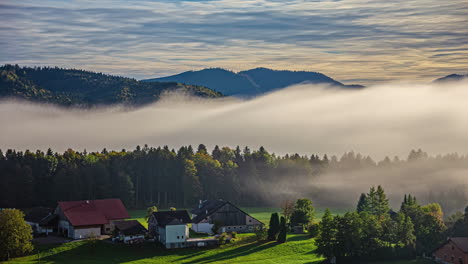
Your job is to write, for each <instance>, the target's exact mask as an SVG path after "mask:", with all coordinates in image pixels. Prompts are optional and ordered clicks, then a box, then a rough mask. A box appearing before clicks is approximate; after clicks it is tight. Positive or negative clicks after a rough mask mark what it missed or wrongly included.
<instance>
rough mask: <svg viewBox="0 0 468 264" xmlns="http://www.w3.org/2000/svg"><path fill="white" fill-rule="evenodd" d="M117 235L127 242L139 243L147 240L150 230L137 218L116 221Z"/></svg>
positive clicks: (115, 231) (120, 239) (119, 238)
mask: <svg viewBox="0 0 468 264" xmlns="http://www.w3.org/2000/svg"><path fill="white" fill-rule="evenodd" d="M114 227H115V230H114V233H115V237H116V238H117V239H118V240H119V241H122V242H123V243H125V244H138V243H141V242H143V241H144V240H145V235H146V233H147V232H148V230H146V228H145V227H144V226H143V225H142V224H140V222H138V221H137V220H127V221H115V222H114Z"/></svg>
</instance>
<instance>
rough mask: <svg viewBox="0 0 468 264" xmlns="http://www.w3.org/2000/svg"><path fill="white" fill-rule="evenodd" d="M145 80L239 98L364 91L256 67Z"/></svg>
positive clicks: (316, 76)
mask: <svg viewBox="0 0 468 264" xmlns="http://www.w3.org/2000/svg"><path fill="white" fill-rule="evenodd" d="M142 81H143V82H178V83H185V84H192V85H202V86H206V87H209V88H211V89H214V90H216V91H219V92H221V93H223V94H225V95H236V96H255V95H260V94H263V93H267V92H271V91H274V90H278V89H281V88H284V87H287V86H290V85H295V84H302V83H313V84H327V85H332V86H335V87H340V88H347V89H348V88H350V89H356V88H363V86H361V85H345V84H343V83H341V82H339V81H336V80H334V79H332V78H330V77H328V76H326V75H324V74H322V73H318V72H307V71H278V70H271V69H267V68H256V69H252V70H248V71H241V72H238V73H235V72H232V71H228V70H225V69H221V68H211V69H204V70H200V71H187V72H183V73H180V74H177V75H172V76H167V77H162V78H154V79H146V80H142Z"/></svg>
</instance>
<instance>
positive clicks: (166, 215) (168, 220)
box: [153, 210, 192, 227]
mask: <svg viewBox="0 0 468 264" xmlns="http://www.w3.org/2000/svg"><path fill="white" fill-rule="evenodd" d="M153 216H154V218H155V219H156V221H157V223H158V225H159V226H163V227H164V226H167V225H185V224H188V223H192V220H191V219H190V216H189V214H188V212H187V210H179V211H162V212H154V213H153Z"/></svg>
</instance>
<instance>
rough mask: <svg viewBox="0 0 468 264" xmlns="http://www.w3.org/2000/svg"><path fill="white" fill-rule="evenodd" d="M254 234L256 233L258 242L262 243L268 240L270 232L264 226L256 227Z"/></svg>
mask: <svg viewBox="0 0 468 264" xmlns="http://www.w3.org/2000/svg"><path fill="white" fill-rule="evenodd" d="M254 232H255V238H256V239H257V241H259V242H260V241H265V240H266V239H267V236H268V231H267V229H266V228H265V227H264V226H258V227H256V228H255V230H254Z"/></svg>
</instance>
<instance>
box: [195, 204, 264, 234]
mask: <svg viewBox="0 0 468 264" xmlns="http://www.w3.org/2000/svg"><path fill="white" fill-rule="evenodd" d="M192 222H193V224H192V229H193V230H194V231H195V232H200V233H209V234H211V233H214V232H213V226H214V225H216V226H217V227H218V230H217V232H218V233H222V232H232V231H235V232H237V233H245V232H253V231H254V229H255V228H256V227H259V226H263V223H262V222H260V221H259V220H257V219H255V218H253V217H252V216H250V215H249V214H247V213H246V212H244V211H242V210H241V209H239V208H238V207H237V206H235V205H233V204H232V203H230V202H228V201H223V200H207V201H203V202H202V201H200V203H199V205H198V208H196V209H194V210H192Z"/></svg>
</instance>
